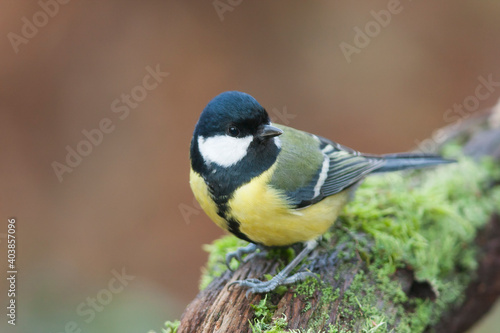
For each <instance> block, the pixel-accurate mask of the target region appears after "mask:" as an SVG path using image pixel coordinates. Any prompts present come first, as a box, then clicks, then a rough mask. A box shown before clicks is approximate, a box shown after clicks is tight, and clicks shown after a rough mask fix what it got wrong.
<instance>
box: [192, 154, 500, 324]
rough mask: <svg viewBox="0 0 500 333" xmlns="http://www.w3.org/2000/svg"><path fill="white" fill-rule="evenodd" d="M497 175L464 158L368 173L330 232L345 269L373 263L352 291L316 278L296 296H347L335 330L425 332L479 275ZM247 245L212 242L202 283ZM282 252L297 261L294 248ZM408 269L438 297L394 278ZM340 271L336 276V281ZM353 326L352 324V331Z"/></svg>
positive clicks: (499, 201)
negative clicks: (481, 236)
mask: <svg viewBox="0 0 500 333" xmlns="http://www.w3.org/2000/svg"><path fill="white" fill-rule="evenodd" d="M452 150H454V149H451V148H450V149H448V151H452ZM492 179H496V180H498V179H500V168H499V167H498V165H495V163H493V162H492V161H489V160H485V161H483V162H481V163H474V162H472V161H470V160H468V159H466V158H463V157H460V158H459V162H458V163H456V164H450V165H444V166H440V167H437V168H434V169H426V170H422V171H414V172H396V173H388V174H381V175H374V176H371V177H368V178H367V179H366V180H365V181H364V183H363V184H362V185H361V186H360V188H359V189H358V190H357V192H356V196H355V199H354V200H353V201H352V202H351V203H349V204H348V205H347V206H346V208H345V210H344V212H343V214H342V216H340V218H339V221H338V222H337V223H336V225H335V226H334V228H333V229H332V231H330V232H328V233H327V234H326V235H325V237H324V238H326V239H327V240H332V242H333V243H334V244H336V245H335V246H336V247H342V250H341V251H339V252H338V259H339V262H340V264H339V265H340V269H339V270H342V269H346V268H348V266H346V265H351V264H352V261H353V259H356V260H355V261H357V260H358V258H359V259H361V260H362V261H363V262H365V263H366V268H365V269H364V270H361V271H360V272H359V274H357V275H356V276H355V277H354V280H353V281H352V283H351V285H350V288H349V289H348V290H347V291H346V292H345V293H344V295H341V296H339V293H338V290H336V289H333V288H332V287H331V286H325V285H323V284H321V283H318V282H316V281H315V280H314V279H311V280H309V281H307V282H302V283H299V284H298V285H296V286H295V290H296V294H297V295H299V296H300V297H304V299H305V301H306V302H307V299H308V297H309V298H311V297H313V295H322V296H321V297H325V302H326V300H327V299H329V300H330V301H331V300H334V299H335V298H337V297H342V304H344V307H342V308H341V309H340V312H339V313H340V315H341V318H342V320H343V322H342V325H338V323H336V324H331V325H330V326H329V332H347V331H351V330H352V331H362V332H385V331H387V330H388V329H389V328H395V331H397V332H422V331H423V330H424V329H425V328H426V327H427V326H428V325H432V323H434V322H436V321H437V320H438V319H439V318H440V316H441V315H442V313H443V312H444V311H446V310H447V309H448V308H449V307H450V306H453V305H456V304H458V303H460V302H461V301H462V297H463V294H464V290H465V288H466V286H467V285H468V284H469V282H470V281H471V279H473V278H474V274H475V270H476V269H477V265H478V264H477V259H476V258H477V248H476V247H475V246H474V242H473V240H474V239H475V237H476V234H477V232H478V230H479V229H481V227H482V226H483V225H484V224H485V223H486V222H487V221H488V216H489V215H490V214H491V213H492V212H493V211H494V210H498V208H499V207H500V188H499V186H496V187H491V183H492ZM243 245H245V243H244V242H241V241H238V240H237V239H236V238H235V237H232V236H227V237H224V238H222V239H220V240H218V241H215V242H214V243H213V244H212V245H210V246H208V247H207V248H208V250H209V252H210V256H209V261H208V264H207V269H206V270H205V272H204V276H203V278H202V286H206V285H208V283H209V282H210V281H211V280H212V279H213V277H215V276H219V275H220V274H222V272H223V271H225V270H226V267H225V263H224V257H225V254H226V253H227V252H228V251H233V250H235V249H236V248H237V247H239V246H243ZM333 249H334V248H333ZM333 249H332V251H333ZM276 255H280V256H284V257H288V258H287V259H290V256H291V253H290V252H287V253H285V254H284V253H278V254H276ZM403 267H406V268H410V269H411V270H412V271H413V272H414V274H415V278H416V280H417V281H420V282H422V283H428V285H429V286H430V287H431V288H430V289H431V290H433V291H434V292H435V296H436V298H435V300H433V301H430V300H426V299H421V298H417V297H411V296H408V295H407V294H406V293H405V292H403V290H402V288H401V286H400V285H399V284H398V283H397V282H395V280H396V278H395V277H394V273H395V272H396V271H397V270H398V269H399V268H403ZM339 276H340V275H339V273H336V275H335V278H336V279H338V278H339ZM373 281H375V283H373ZM328 288H330V289H328ZM384 303H387V304H389V303H391V304H395V305H396V307H395V310H393V311H389V312H388V311H387V310H386V309H384ZM325 304H328V303H325ZM349 309H354V310H352V311H351V310H349ZM408 309H410V312H409V313H408ZM315 312H317V311H315ZM403 314H405V315H403ZM328 319H329V316H328V314H327V313H326V312H325V313H323V314H321V315H320V316H317V317H316V318H311V321H310V323H309V325H308V326H309V327H308V329H311V328H312V329H313V331H314V328H315V327H320V326H322V325H323V324H324V323H325V322H326V321H327V320H328ZM258 320H260V319H258ZM346 323H347V324H348V325H347V327H349V325H351V326H350V328H345V327H346ZM360 323H361V326H359V325H360ZM355 324H356V325H358V326H356V327H354V325H355ZM254 325H255V323H254ZM266 325H271V323H266ZM269 327H271V326H268V328H269Z"/></svg>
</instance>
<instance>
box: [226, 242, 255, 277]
mask: <svg viewBox="0 0 500 333" xmlns="http://www.w3.org/2000/svg"><path fill="white" fill-rule="evenodd" d="M258 248H259V247H258V246H257V245H256V244H254V243H250V244H248V245H247V246H244V247H240V248H239V249H237V250H236V251H233V252H229V253H228V254H226V265H227V268H229V270H230V271H232V269H231V266H230V264H231V260H232V259H233V258H235V259H236V260H238V261H239V262H241V260H242V256H243V255H244V254H249V253H254V252H255V251H257V249H258Z"/></svg>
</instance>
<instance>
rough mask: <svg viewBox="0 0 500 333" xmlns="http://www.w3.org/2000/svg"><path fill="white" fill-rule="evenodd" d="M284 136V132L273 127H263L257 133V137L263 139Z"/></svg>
mask: <svg viewBox="0 0 500 333" xmlns="http://www.w3.org/2000/svg"><path fill="white" fill-rule="evenodd" d="M281 134H283V131H282V130H280V129H279V128H277V127H274V126H271V125H262V126H260V128H259V130H258V131H257V136H258V137H259V138H261V139H266V138H272V137H274V136H278V135H281Z"/></svg>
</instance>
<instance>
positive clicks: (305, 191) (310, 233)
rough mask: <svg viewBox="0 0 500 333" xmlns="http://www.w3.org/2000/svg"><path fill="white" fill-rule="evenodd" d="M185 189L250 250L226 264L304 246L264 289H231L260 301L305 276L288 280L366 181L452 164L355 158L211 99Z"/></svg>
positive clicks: (245, 100)
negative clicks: (257, 295) (380, 175)
mask: <svg viewBox="0 0 500 333" xmlns="http://www.w3.org/2000/svg"><path fill="white" fill-rule="evenodd" d="M190 162H191V170H190V176H189V178H190V180H189V183H190V187H191V189H192V191H193V193H194V196H195V198H196V200H197V201H198V203H199V204H200V206H201V207H202V209H203V210H204V211H205V213H206V214H207V215H208V217H209V218H210V219H211V220H212V221H213V222H215V224H216V225H218V226H219V227H221V228H222V229H224V230H226V231H228V232H230V233H232V234H234V235H235V236H236V237H238V238H240V239H242V240H245V241H247V242H249V244H248V245H247V246H245V247H241V248H239V249H238V250H236V251H234V252H231V253H229V254H227V256H226V263H227V265H228V266H229V263H230V261H231V260H232V259H233V258H236V259H237V260H240V261H241V260H242V256H243V255H245V254H250V253H253V252H256V251H257V249H261V250H262V251H265V250H266V249H269V248H272V247H286V246H291V245H294V244H297V243H302V244H304V247H303V249H302V250H301V252H299V253H298V254H297V256H296V257H295V258H294V259H293V260H292V261H291V262H290V263H289V264H288V265H287V266H286V267H285V268H284V269H283V270H282V271H280V272H279V273H278V274H276V275H275V276H274V277H273V278H272V279H270V280H268V281H261V280H259V279H246V280H237V281H234V282H233V283H231V285H235V284H236V285H239V286H241V287H245V288H248V289H247V296H248V294H249V293H266V292H270V291H272V290H274V289H276V288H277V287H278V286H280V285H288V284H293V283H296V282H298V281H301V280H304V279H306V278H308V277H309V276H315V275H314V274H313V273H312V272H299V273H296V274H294V275H291V276H290V274H291V272H292V271H293V269H295V268H296V266H297V265H298V264H299V263H300V262H301V261H302V260H303V259H304V258H306V257H307V256H308V255H309V254H310V253H311V251H312V250H314V249H315V248H316V246H317V244H318V241H319V239H320V238H321V236H322V235H323V234H324V233H325V232H327V231H328V230H329V229H330V227H331V226H332V225H333V224H334V222H335V220H336V219H337V217H338V216H339V214H340V213H341V211H342V208H343V207H344V206H345V205H346V204H347V203H348V201H349V200H350V198H351V197H352V196H353V195H354V191H355V189H356V187H357V185H358V184H360V182H361V181H362V180H363V179H364V178H365V177H366V176H367V175H368V174H370V173H379V172H389V171H397V170H404V169H416V168H422V167H428V166H434V165H438V164H444V163H451V162H453V160H449V159H445V158H442V157H441V156H439V155H432V154H423V153H396V154H386V155H373V154H364V153H360V152H358V151H356V150H354V149H351V148H348V147H346V146H343V145H341V144H338V143H336V142H334V141H331V140H328V139H326V138H324V137H321V136H318V135H314V134H311V133H307V132H304V131H301V130H298V129H294V128H292V127H287V126H284V125H279V124H274V123H272V122H271V119H270V117H269V114H268V113H267V111H266V110H265V108H264V107H262V106H261V105H260V104H259V103H258V102H257V100H256V99H255V98H254V97H252V96H251V95H249V94H246V93H244V92H239V91H226V92H223V93H221V94H219V95H217V96H216V97H214V98H213V99H212V100H211V101H210V102H209V103H208V104H207V105H206V107H205V108H204V109H203V111H202V112H201V114H200V117H199V119H198V122H197V123H196V125H195V129H194V132H193V136H192V140H191V145H190Z"/></svg>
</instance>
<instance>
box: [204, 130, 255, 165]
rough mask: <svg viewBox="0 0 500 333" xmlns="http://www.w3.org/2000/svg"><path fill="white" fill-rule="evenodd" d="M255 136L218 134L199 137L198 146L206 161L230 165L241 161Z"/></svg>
mask: <svg viewBox="0 0 500 333" xmlns="http://www.w3.org/2000/svg"><path fill="white" fill-rule="evenodd" d="M252 141H253V136H251V135H249V136H245V137H243V138H233V137H231V136H227V135H217V136H213V137H210V138H207V139H205V138H204V137H202V136H200V137H199V138H198V147H199V149H200V153H201V156H203V159H204V160H205V163H206V164H208V163H215V164H218V165H219V166H222V167H225V168H227V167H230V166H231V165H234V164H236V163H238V162H239V161H241V160H242V159H243V158H244V157H245V156H246V154H247V150H248V147H249V146H250V143H252Z"/></svg>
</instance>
